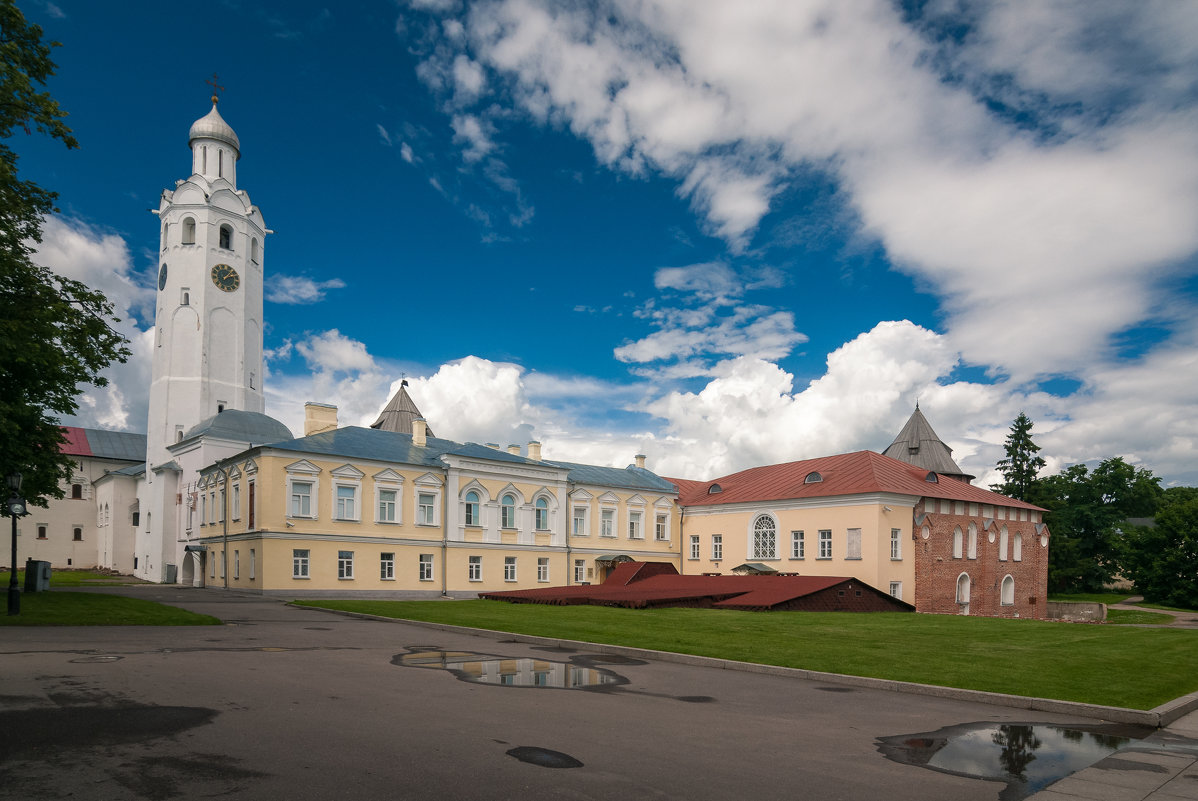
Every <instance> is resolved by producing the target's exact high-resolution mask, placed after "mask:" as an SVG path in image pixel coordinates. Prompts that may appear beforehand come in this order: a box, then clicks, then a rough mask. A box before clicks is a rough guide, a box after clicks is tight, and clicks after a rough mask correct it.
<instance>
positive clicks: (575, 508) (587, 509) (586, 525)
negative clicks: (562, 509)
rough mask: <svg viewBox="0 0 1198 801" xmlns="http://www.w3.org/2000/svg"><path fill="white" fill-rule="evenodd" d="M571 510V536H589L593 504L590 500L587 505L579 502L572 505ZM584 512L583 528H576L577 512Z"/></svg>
mask: <svg viewBox="0 0 1198 801" xmlns="http://www.w3.org/2000/svg"><path fill="white" fill-rule="evenodd" d="M570 508H571V512H570V536H572V537H589V536H590V535H591V506H590V503H589V502H588V503H587V504H586V505H579V504H578V503H577V502H576V503H574V504H573V505H572V506H571V507H570ZM579 511H581V512H582V530H581V531H575V530H574V521H575V519H577V518H578V515H577V514H576V513H577V512H579Z"/></svg>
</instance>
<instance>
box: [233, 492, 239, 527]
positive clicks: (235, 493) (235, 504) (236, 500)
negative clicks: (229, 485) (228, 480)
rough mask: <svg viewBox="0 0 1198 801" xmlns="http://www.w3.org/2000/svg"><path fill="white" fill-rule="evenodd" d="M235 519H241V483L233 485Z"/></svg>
mask: <svg viewBox="0 0 1198 801" xmlns="http://www.w3.org/2000/svg"><path fill="white" fill-rule="evenodd" d="M233 519H234V520H240V519H241V485H240V484H234V485H233Z"/></svg>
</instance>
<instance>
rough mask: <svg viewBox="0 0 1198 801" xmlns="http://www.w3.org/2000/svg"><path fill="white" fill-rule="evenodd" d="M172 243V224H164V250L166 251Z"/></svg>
mask: <svg viewBox="0 0 1198 801" xmlns="http://www.w3.org/2000/svg"><path fill="white" fill-rule="evenodd" d="M170 243H171V224H170V223H163V224H162V249H163V250H166V248H167V245H169V244H170Z"/></svg>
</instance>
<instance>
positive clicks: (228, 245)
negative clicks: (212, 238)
mask: <svg viewBox="0 0 1198 801" xmlns="http://www.w3.org/2000/svg"><path fill="white" fill-rule="evenodd" d="M220 246H221V249H222V250H232V249H233V229H232V228H231V227H229V226H228V225H222V226H221V227H220Z"/></svg>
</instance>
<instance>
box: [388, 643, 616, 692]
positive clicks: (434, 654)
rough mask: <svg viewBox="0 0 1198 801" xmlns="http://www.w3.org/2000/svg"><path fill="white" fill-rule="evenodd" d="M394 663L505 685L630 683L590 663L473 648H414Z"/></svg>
mask: <svg viewBox="0 0 1198 801" xmlns="http://www.w3.org/2000/svg"><path fill="white" fill-rule="evenodd" d="M575 659H577V657H576V658H575ZM599 659H604V658H603V657H599ZM391 664H393V665H400V666H402V667H422V668H435V669H438V670H448V671H449V672H450V673H452V674H453V675H454V676H456V677H457V678H458V679H460V680H462V681H468V682H473V683H475V684H495V685H499V686H503V687H537V688H541V689H554V688H556V689H565V690H587V689H595V688H599V687H615V686H617V685H621V684H627V683H628V680H627V679H626V678H624V677H623V676H621V675H619V674H617V673H613V672H611V671H610V670H604V669H603V668H597V667H591V666H589V665H580V664H575V663H574V662H569V663H567V662H554V661H552V660H548V659H534V658H529V657H522V658H508V657H501V656H494V655H491V654H479V653H474V652H473V651H443V650H440V649H419V648H412V649H409V652H408V653H406V654H396V655H395V656H394V657H392V659H391Z"/></svg>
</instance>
